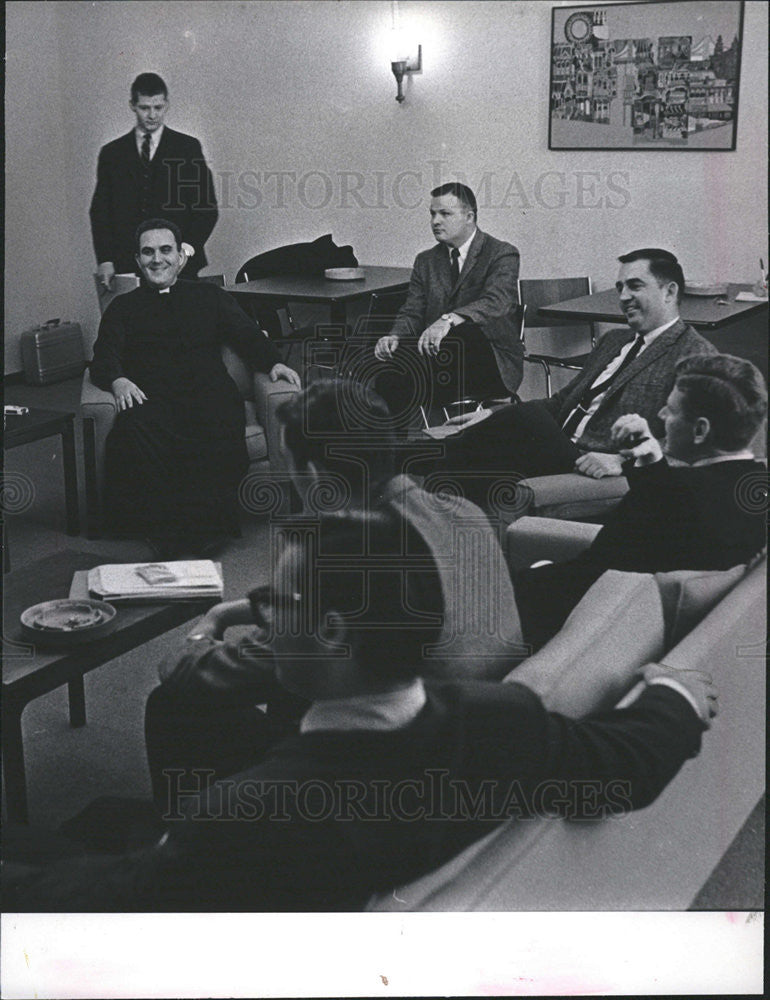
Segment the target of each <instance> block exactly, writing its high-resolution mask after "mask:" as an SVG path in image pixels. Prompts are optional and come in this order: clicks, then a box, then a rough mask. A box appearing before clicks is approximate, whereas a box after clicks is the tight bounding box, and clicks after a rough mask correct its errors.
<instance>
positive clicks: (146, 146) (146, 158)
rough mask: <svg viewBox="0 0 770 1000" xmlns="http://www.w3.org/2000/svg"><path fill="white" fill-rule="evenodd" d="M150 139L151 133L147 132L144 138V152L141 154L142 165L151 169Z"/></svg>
mask: <svg viewBox="0 0 770 1000" xmlns="http://www.w3.org/2000/svg"><path fill="white" fill-rule="evenodd" d="M150 141H151V140H150V133H149V132H145V133H144V138H143V139H142V152H141V154H140V155H141V157H142V166H143V167H144V169H145V170H149V169H150Z"/></svg>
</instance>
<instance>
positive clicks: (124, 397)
mask: <svg viewBox="0 0 770 1000" xmlns="http://www.w3.org/2000/svg"><path fill="white" fill-rule="evenodd" d="M112 395H113V396H114V397H115V402H116V403H117V404H118V409H119V410H129V409H131V407H132V406H134V404H136V405H137V406H141V405H142V403H143V402H144V401H145V400H146V399H147V397H146V396H145V394H144V393H143V392H142V390H141V389H140V388H139V386H138V385H136V383H134V382H132V381H131V379H130V378H122V377H121V378H116V379H115V381H114V382H113V383H112Z"/></svg>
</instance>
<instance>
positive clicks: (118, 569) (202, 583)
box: [88, 559, 223, 604]
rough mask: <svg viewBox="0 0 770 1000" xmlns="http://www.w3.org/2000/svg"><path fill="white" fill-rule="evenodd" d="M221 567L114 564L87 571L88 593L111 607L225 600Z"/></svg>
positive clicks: (182, 563) (198, 562) (204, 563)
mask: <svg viewBox="0 0 770 1000" xmlns="http://www.w3.org/2000/svg"><path fill="white" fill-rule="evenodd" d="M222 589H223V583H222V567H221V565H220V564H218V563H214V562H212V561H211V560H210V559H192V560H183V561H180V562H163V563H160V562H155V563H113V564H109V565H105V566H96V567H95V568H94V569H91V570H89V571H88V592H89V593H90V595H91V596H92V597H98V598H99V599H100V600H102V601H109V602H110V604H116V603H120V602H124V603H128V602H134V603H137V604H138V603H144V602H146V601H173V600H178V599H181V598H191V597H192V598H196V597H218V598H221V597H222Z"/></svg>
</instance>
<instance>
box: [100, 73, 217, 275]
mask: <svg viewBox="0 0 770 1000" xmlns="http://www.w3.org/2000/svg"><path fill="white" fill-rule="evenodd" d="M168 106H169V102H168V88H167V87H166V84H165V83H164V82H163V80H162V79H161V77H159V76H158V75H157V73H140V74H139V76H138V77H137V78H136V79H135V80H134V82H133V84H132V85H131V100H130V101H129V107H130V108H131V110H132V111H133V113H134V114H135V115H136V126H135V127H134V128H133V129H132V130H131V131H130V132H129V133H128V134H127V135H124V136H121V137H120V138H119V139H114V140H113V141H112V142H108V143H107V145H106V146H103V147H102V148H101V150H100V151H99V163H98V166H97V172H96V190H95V191H94V196H93V199H92V200H91V232H92V235H93V241H94V251H95V253H96V260H97V263H98V265H99V276H100V278H101V281H102V283H103V284H104V285H105V287H107V288H109V285H110V282H111V280H112V276H113V275H114V274H116V273H117V274H123V273H126V274H133V273H137V274H138V273H139V272H138V270H137V266H136V259H135V257H134V253H135V249H136V248H135V246H134V238H135V234H136V229H137V227H138V225H139V223H140V222H143V221H144V220H145V219H149V218H157V217H161V218H164V219H168V220H169V221H170V222H174V223H176V225H177V226H178V227H179V229H180V231H181V233H182V240H183V244H184V245H185V249H186V253H187V258H188V260H187V266H186V268H185V278H188V279H189V278H195V277H196V276H197V274H198V271H199V270H200V269H201V268H202V267H205V266H206V263H207V261H206V254H205V251H204V244H205V242H206V240H207V239H208V238H209V236H210V235H211V231H212V230H213V228H214V225H215V224H216V221H217V214H218V213H217V201H216V196H215V194H214V184H213V181H212V178H211V172H210V171H209V168H208V166H207V165H206V160H205V159H204V157H203V151H202V149H201V144H200V142H198V140H197V139H194V138H193V137H192V136H191V135H184V134H183V133H182V132H175V131H173V130H172V129H170V128H167V127H166V126H165V125H164V124H163V122H164V119H165V117H166V112H167V111H168Z"/></svg>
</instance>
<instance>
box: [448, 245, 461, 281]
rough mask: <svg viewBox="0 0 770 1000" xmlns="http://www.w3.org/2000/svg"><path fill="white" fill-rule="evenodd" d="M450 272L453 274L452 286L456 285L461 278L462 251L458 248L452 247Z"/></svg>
mask: <svg viewBox="0 0 770 1000" xmlns="http://www.w3.org/2000/svg"><path fill="white" fill-rule="evenodd" d="M449 257H450V265H449V267H450V270H451V272H452V284H453V285H456V284H457V282H458V279H459V277H460V251H459V250H458V249H457V247H452V249H451V250H450V251H449Z"/></svg>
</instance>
